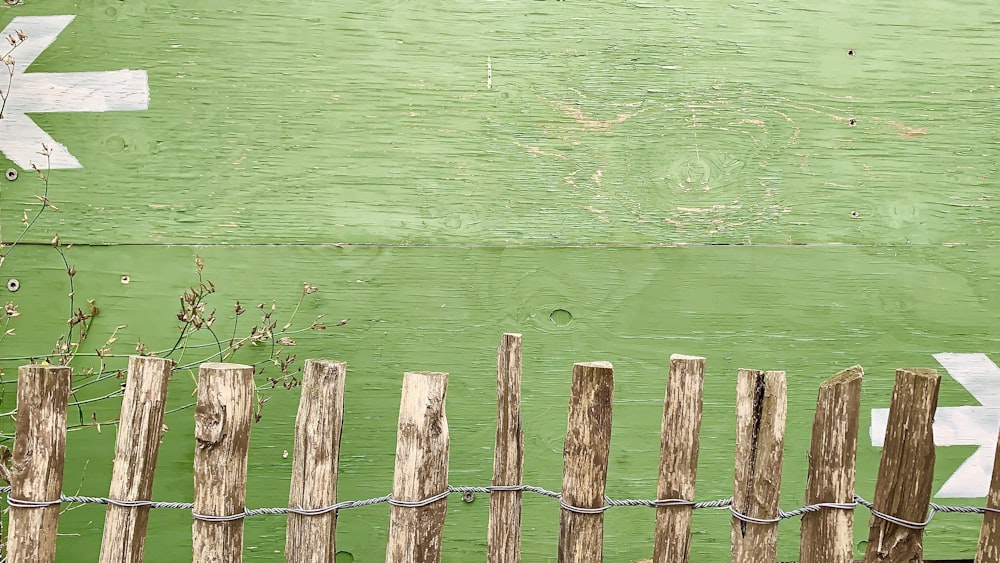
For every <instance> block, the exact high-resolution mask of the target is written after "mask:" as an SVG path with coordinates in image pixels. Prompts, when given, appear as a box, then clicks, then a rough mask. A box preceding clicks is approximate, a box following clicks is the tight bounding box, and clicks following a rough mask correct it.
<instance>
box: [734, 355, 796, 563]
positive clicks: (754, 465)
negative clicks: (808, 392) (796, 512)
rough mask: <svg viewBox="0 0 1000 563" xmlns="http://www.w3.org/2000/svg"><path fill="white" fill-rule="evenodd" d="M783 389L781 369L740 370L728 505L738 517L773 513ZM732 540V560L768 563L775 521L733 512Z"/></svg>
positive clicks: (782, 425) (773, 554) (774, 551)
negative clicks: (731, 481)
mask: <svg viewBox="0 0 1000 563" xmlns="http://www.w3.org/2000/svg"><path fill="white" fill-rule="evenodd" d="M786 394H787V393H786V386H785V372H783V371H769V372H767V373H764V372H761V371H757V370H749V369H741V370H739V373H738V380H737V383H736V428H737V431H736V474H735V483H734V487H733V505H732V509H733V511H735V512H737V513H739V514H741V515H743V516H748V517H750V518H756V519H760V520H765V521H768V520H771V519H774V518H776V517H777V516H778V493H779V492H780V488H781V454H782V449H783V446H784V439H785V418H786V414H787V398H786ZM732 542H733V546H732V560H733V563H773V562H774V560H775V559H776V558H777V546H778V525H777V523H776V522H774V523H772V522H761V523H755V522H744V521H743V520H740V519H739V518H737V517H736V516H735V515H734V516H733V517H732Z"/></svg>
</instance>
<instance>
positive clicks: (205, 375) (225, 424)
mask: <svg viewBox="0 0 1000 563" xmlns="http://www.w3.org/2000/svg"><path fill="white" fill-rule="evenodd" d="M253 389H254V383H253V367H251V366H245V365H240V364H223V363H207V364H202V365H201V369H200V370H199V373H198V396H197V403H196V406H195V411H194V421H195V426H194V435H195V439H196V441H197V446H196V447H195V451H194V513H195V519H194V524H193V525H192V536H193V551H194V557H193V563H222V562H225V563H238V562H239V561H242V560H243V519H242V518H239V519H235V520H228V521H212V519H211V518H212V517H218V516H222V517H225V516H232V515H236V514H241V513H243V512H244V511H245V510H246V490H247V451H248V449H249V446H250V421H251V420H252V419H253Z"/></svg>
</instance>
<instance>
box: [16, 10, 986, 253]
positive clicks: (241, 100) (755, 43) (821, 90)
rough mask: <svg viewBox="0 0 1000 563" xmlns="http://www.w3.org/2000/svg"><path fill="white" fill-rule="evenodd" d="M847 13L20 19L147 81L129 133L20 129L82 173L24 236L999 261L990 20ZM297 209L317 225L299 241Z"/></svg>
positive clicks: (80, 57) (163, 13)
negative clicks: (976, 256)
mask: <svg viewBox="0 0 1000 563" xmlns="http://www.w3.org/2000/svg"><path fill="white" fill-rule="evenodd" d="M868 7H869V5H868V4H867V3H865V2H863V1H861V0H845V1H843V2H838V3H836V4H831V5H829V6H824V8H823V10H822V14H821V17H822V18H823V21H824V26H825V27H824V29H825V30H826V33H823V34H816V33H814V32H813V28H812V27H811V26H812V25H813V23H814V21H815V18H816V17H817V14H816V13H815V12H814V11H812V10H810V9H808V8H806V7H803V6H798V5H794V4H791V5H781V6H775V7H769V8H764V7H761V6H758V5H755V4H717V3H711V2H708V3H705V2H703V3H692V4H686V5H684V6H683V7H679V8H678V9H679V10H681V11H682V12H683V13H681V14H675V13H672V10H664V9H651V8H653V6H652V5H651V4H650V3H648V2H645V1H642V0H631V1H628V2H621V3H617V4H614V5H609V4H603V3H593V4H587V5H571V4H564V3H550V4H547V5H544V6H542V5H538V4H533V3H531V2H528V1H526V0H519V1H516V2H511V3H506V2H504V3H492V2H487V3H479V4H469V3H463V4H441V5H435V6H434V7H433V8H430V9H429V7H428V6H426V5H422V4H409V3H403V4H400V3H393V2H388V1H387V0H377V1H372V2H362V1H360V0H345V1H343V2H337V3H328V2H327V3H324V2H316V1H309V2H306V3H304V4H302V5H300V6H299V7H298V8H297V9H296V10H294V11H290V12H280V13H272V12H266V11H254V10H247V9H246V4H245V3H244V2H238V1H236V0H220V1H218V2H214V3H213V4H212V5H211V6H205V5H203V4H201V3H198V2H194V0H181V1H179V2H177V3H175V4H170V5H163V4H161V3H158V2H155V1H154V0H143V1H142V2H135V3H134V4H133V5H130V6H121V5H120V4H114V3H113V2H110V1H108V0H98V2H97V3H96V4H93V5H88V7H87V8H79V7H77V6H76V5H75V4H74V3H72V2H70V1H69V0H52V1H49V2H45V3H44V4H39V5H36V6H31V5H28V6H25V7H23V8H20V9H19V11H18V12H17V15H35V14H42V13H44V14H52V13H54V14H77V18H76V20H75V21H74V22H73V24H72V25H71V26H70V28H69V29H68V30H67V32H65V33H64V34H63V35H62V36H61V37H59V39H58V40H57V42H56V43H55V44H54V45H53V46H52V47H51V48H50V49H49V50H48V51H47V52H46V53H45V54H44V55H43V57H41V58H40V59H39V60H38V62H37V63H36V64H35V65H34V66H33V67H32V69H31V72H44V71H55V72H66V71H94V70H103V69H124V68H128V69H144V70H147V72H148V73H149V76H150V106H149V109H148V110H146V111H130V112H108V113H95V114H87V113H47V114H41V115H39V116H37V117H33V119H36V120H37V121H38V122H39V124H40V127H42V128H43V129H47V130H49V131H52V132H54V133H58V134H57V135H56V136H57V138H58V140H59V141H60V142H62V143H64V144H65V145H66V146H67V148H68V149H69V150H70V151H72V153H73V155H74V156H76V157H77V158H78V159H79V161H80V163H81V164H82V166H83V168H81V169H79V170H74V171H70V172H66V173H64V174H63V176H62V177H63V178H64V179H65V180H64V182H65V183H63V184H62V185H61V186H60V185H58V184H57V186H55V187H56V189H55V191H54V194H55V196H56V198H57V199H56V201H57V202H58V203H59V204H60V205H59V207H60V209H61V212H60V213H59V214H57V215H58V216H57V215H56V214H53V215H52V216H49V217H45V218H44V219H43V222H42V224H41V225H40V228H39V229H37V230H35V231H33V232H32V234H31V238H32V239H33V240H37V241H39V242H45V241H47V240H49V238H51V233H52V231H53V230H54V227H56V226H58V230H59V231H60V233H61V234H62V235H63V237H64V239H65V240H71V241H73V242H77V243H85V242H86V243H178V242H187V243H195V244H197V243H205V242H211V243H232V244H246V243H256V244H273V243H280V242H287V243H296V244H297V243H299V242H301V241H305V242H312V243H320V242H330V241H331V240H333V241H338V242H355V243H359V244H370V243H389V244H405V243H408V242H410V243H442V242H446V243H457V244H469V243H473V244H477V243H481V242H490V243H493V244H499V245H504V244H507V243H508V241H512V242H515V243H523V244H552V243H555V244H559V243H562V242H569V243H573V244H575V243H599V242H603V243H622V242H630V243H638V244H646V243H653V244H657V243H662V242H664V241H666V242H686V243H706V242H710V243H739V244H745V243H748V242H752V243H761V242H765V243H773V244H788V243H789V242H791V243H793V244H794V243H803V242H810V243H817V242H819V243H826V242H849V243H860V244H868V243H872V242H875V243H881V244H888V243H900V244H906V243H944V242H953V241H955V242H985V241H991V242H996V241H997V240H998V238H1000V225H998V224H997V222H996V221H993V220H991V218H992V217H995V216H996V215H997V212H998V211H1000V203H998V201H997V200H995V199H990V198H982V197H981V195H982V194H983V193H987V192H989V190H990V187H991V186H992V185H993V184H992V182H993V181H994V176H993V175H992V173H991V166H992V165H991V162H992V161H993V160H995V157H996V154H995V148H994V147H993V145H992V137H991V135H990V132H991V131H995V130H997V129H1000V119H998V117H997V116H996V115H995V112H993V111H992V107H993V98H992V96H993V91H992V89H991V88H990V84H989V83H988V81H984V79H983V74H982V72H983V70H982V69H984V68H989V67H990V65H993V64H994V63H996V62H997V56H996V55H995V54H994V52H995V51H996V50H994V49H991V46H995V45H997V43H998V40H997V38H996V37H995V35H994V34H993V33H992V30H991V28H990V26H989V22H990V21H991V17H992V12H991V8H990V6H988V5H978V4H976V3H964V2H958V1H948V2H946V3H944V4H942V5H941V6H940V7H939V8H935V9H934V10H927V11H926V13H924V14H919V15H914V14H912V13H910V12H908V11H907V10H905V8H903V7H900V6H886V7H885V9H881V10H878V11H875V12H874V13H868V14H867V15H866V17H865V18H858V17H857V14H858V13H865V10H866V9H867V8H868ZM567 18H579V21H585V22H587V24H588V28H589V32H588V33H587V34H586V35H585V36H581V35H580V33H579V31H578V29H576V27H575V26H567V25H565V22H566V21H567ZM736 24H738V25H736ZM136 29H142V32H141V33H136V32H134V31H133V30H136ZM93 37H101V38H102V45H101V46H100V47H98V46H96V45H94V44H93V43H94V42H93V41H92V39H91V38H93ZM180 37H183V38H184V39H183V40H180V39H178V38H180ZM912 37H920V38H921V41H920V42H919V45H917V44H913V42H912V41H911V38H912ZM261 41H266V42H267V45H268V48H267V49H266V50H264V51H263V52H262V51H261V50H260V49H259V48H258V47H259V44H260V42H261ZM29 44H30V42H29ZM569 44H572V45H573V47H571V48H567V47H566V45H569ZM651 45H655V46H656V47H655V49H651V48H650V46H651ZM567 49H568V50H567ZM851 49H854V50H855V51H856V52H855V56H850V55H849V54H848V51H849V50H851ZM968 52H978V53H980V55H981V56H979V57H975V58H969V57H966V56H963V55H964V54H965V53H968ZM775 53H782V56H780V57H776V56H774V54H775ZM487 58H490V59H491V61H492V66H493V84H492V86H493V87H492V88H488V87H487V77H486V62H487ZM455 61H461V64H460V65H457V66H456V65H455V64H454V63H455ZM913 61H920V62H921V65H922V67H921V68H922V72H920V73H914V72H912V62H913ZM317 64H319V65H322V66H323V67H324V68H327V69H330V72H325V73H317V72H315V68H316V65H317ZM261 69H263V70H261ZM12 91H13V92H15V94H14V95H15V96H17V95H19V94H22V93H23V94H24V95H29V96H30V95H39V93H37V92H28V91H25V90H23V89H20V90H12ZM929 92H932V93H930V94H929ZM862 96H863V99H862ZM859 100H860V101H859ZM915 100H918V101H915ZM945 111H947V118H945V117H942V115H944V112H945ZM852 119H853V120H854V121H853V122H852V121H851V120H852ZM852 123H853V125H852ZM276 140H277V141H276ZM956 147H958V148H957V149H956ZM282 167H291V168H294V169H295V170H297V171H300V172H299V173H298V174H296V175H295V178H294V180H293V181H291V180H289V178H287V177H285V176H282V175H281V174H275V170H277V169H280V168H282ZM207 170H211V171H212V181H211V183H210V184H205V183H203V182H201V180H203V179H204V177H205V176H204V175H205V174H206V172H205V171H207ZM927 171H933V178H934V179H935V180H938V179H939V180H942V181H947V182H948V184H949V188H948V189H947V190H942V189H941V188H939V187H938V186H939V184H940V183H941V182H927V181H925V180H926V179H927V177H926V174H927V173H928V172H927ZM25 177H27V175H25ZM400 177H405V178H407V181H406V182H400V181H399V178H400ZM110 178H114V179H116V181H113V182H112V181H108V180H109V179H110ZM119 178H123V179H124V178H128V179H130V180H132V181H133V183H134V184H138V185H141V190H140V189H136V190H130V189H129V188H128V187H127V186H126V185H125V184H128V183H129V182H125V181H120V180H117V179H119ZM24 181H25V180H21V182H24ZM876 184H877V185H878V186H879V189H878V190H874V189H872V186H874V185H876ZM19 185H23V184H19ZM84 185H85V186H89V188H88V189H87V190H76V189H72V188H70V186H84ZM14 197H17V198H19V199H18V201H24V202H31V201H32V199H31V191H30V190H15V192H14ZM309 201H337V202H338V205H337V206H335V207H333V208H331V209H329V210H327V211H328V212H327V213H325V214H323V215H322V216H317V217H312V218H311V219H310V220H309V221H302V220H301V213H302V212H303V209H304V208H305V207H308V205H309V204H308V203H307V202H309ZM208 202H211V203H210V204H209V203H208ZM27 204H30V203H26V205H27ZM21 211H22V208H21V206H20V205H10V206H5V207H4V210H3V219H4V221H5V223H6V224H19V222H20V213H21ZM852 211H856V212H857V217H852V214H851V212H852ZM122 217H129V218H131V219H130V220H128V221H122V220H121V218H122ZM970 225H975V226H976V227H975V228H972V227H971V226H970Z"/></svg>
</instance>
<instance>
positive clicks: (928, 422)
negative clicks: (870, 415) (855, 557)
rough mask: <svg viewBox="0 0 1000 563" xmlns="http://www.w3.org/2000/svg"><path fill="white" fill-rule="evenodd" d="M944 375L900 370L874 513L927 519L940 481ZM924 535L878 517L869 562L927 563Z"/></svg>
mask: <svg viewBox="0 0 1000 563" xmlns="http://www.w3.org/2000/svg"><path fill="white" fill-rule="evenodd" d="M940 384H941V376H939V375H938V372H937V371H935V370H932V369H899V370H896V383H895V385H893V387H892V402H891V403H890V405H889V418H888V421H887V422H886V431H885V446H884V447H883V449H882V461H881V462H880V463H879V467H878V481H877V482H876V483H875V500H874V501H873V503H872V505H873V506H872V510H873V511H878V512H880V513H882V514H886V515H888V516H892V517H895V518H900V519H902V520H906V521H909V522H922V521H923V520H924V519H925V518H927V509H928V506H929V503H930V500H931V485H932V481H933V479H934V429H933V425H934V412H935V411H936V410H937V399H938V388H939V387H940ZM923 551H924V548H923V530H922V529H913V528H908V527H906V526H901V525H899V524H894V523H892V522H889V521H887V520H884V519H882V518H879V517H878V516H876V515H875V514H872V517H871V520H870V523H869V531H868V548H867V550H866V551H865V559H864V561H865V563H876V562H877V563H904V562H906V563H909V562H910V561H921V560H923Z"/></svg>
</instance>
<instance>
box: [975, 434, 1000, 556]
mask: <svg viewBox="0 0 1000 563" xmlns="http://www.w3.org/2000/svg"><path fill="white" fill-rule="evenodd" d="M986 506H987V507H988V508H992V509H993V510H994V512H986V513H985V514H983V527H982V530H980V532H979V546H978V548H977V549H976V563H1000V513H998V512H995V511H996V510H1000V435H998V436H997V453H996V456H994V458H993V477H992V479H990V494H989V496H988V497H986Z"/></svg>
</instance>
